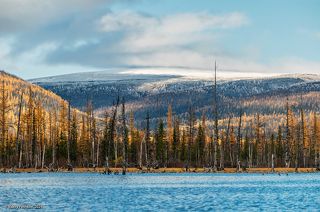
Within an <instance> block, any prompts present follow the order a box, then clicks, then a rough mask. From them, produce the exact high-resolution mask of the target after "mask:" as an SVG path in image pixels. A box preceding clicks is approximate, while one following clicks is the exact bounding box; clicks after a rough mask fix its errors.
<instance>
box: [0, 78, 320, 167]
mask: <svg viewBox="0 0 320 212" xmlns="http://www.w3.org/2000/svg"><path fill="white" fill-rule="evenodd" d="M0 77H1V81H0V83H1V84H0V167H2V168H35V169H38V168H47V169H48V170H50V171H56V170H58V168H61V167H62V168H68V169H69V170H72V169H73V168H74V167H94V168H95V167H104V168H105V169H106V170H109V169H110V168H112V167H121V168H122V169H123V173H125V172H126V169H127V168H128V167H137V168H140V169H147V170H150V169H158V168H162V167H166V168H167V167H179V168H185V169H186V170H187V171H188V170H189V169H190V168H208V170H210V171H213V172H215V171H221V170H224V168H227V167H232V168H236V169H237V170H238V171H241V170H244V169H246V168H253V167H264V168H267V167H268V168H275V167H287V168H289V167H291V168H295V169H298V168H305V167H313V168H317V169H319V167H320V120H319V119H320V118H319V114H318V111H310V110H304V108H303V106H302V105H303V104H302V102H303V100H304V95H302V94H301V95H300V96H297V97H295V99H294V100H293V99H290V98H285V99H284V101H285V102H286V103H285V107H284V111H285V113H276V112H275V113H273V114H272V115H270V114H259V113H257V114H255V115H253V116H252V115H246V113H245V112H244V108H241V107H237V111H238V112H237V113H230V115H229V116H228V117H227V118H225V117H224V118H220V114H219V111H220V109H219V101H218V98H217V96H218V95H223V94H221V93H219V94H217V90H218V89H217V83H216V80H215V86H214V89H213V90H212V95H213V96H214V98H213V99H214V101H213V103H212V110H210V113H213V114H209V112H208V111H206V110H203V111H202V112H201V115H196V114H198V113H196V111H197V108H196V107H194V106H193V105H192V104H190V106H189V108H188V109H187V111H185V114H186V116H185V117H186V118H184V119H181V118H180V117H178V116H175V115H174V114H175V112H174V111H173V110H172V108H173V104H174V101H173V102H172V103H170V104H168V106H167V116H166V118H158V119H157V120H156V125H155V126H153V125H151V124H150V120H151V119H152V118H153V117H151V116H150V113H149V112H148V111H147V110H146V111H145V118H144V121H143V123H142V124H141V125H139V126H142V127H139V128H138V127H137V126H136V122H135V114H134V112H133V111H131V110H128V109H127V108H126V99H125V96H118V97H117V98H116V99H115V100H114V104H113V106H112V109H111V110H106V111H105V112H104V117H103V118H100V117H97V116H96V114H95V112H94V108H93V105H94V104H93V102H92V101H91V100H90V99H88V100H87V106H86V109H85V110H84V111H79V110H77V109H75V108H72V107H71V106H70V104H69V103H68V101H66V100H63V99H62V98H60V97H59V96H57V95H55V94H54V93H52V92H50V91H47V90H45V89H43V88H41V87H39V86H37V85H33V84H31V83H28V82H26V81H24V80H22V79H20V78H18V77H15V76H12V75H9V74H7V73H5V72H0ZM297 99H298V101H300V103H301V104H298V106H297V103H296V102H297ZM265 104H268V102H266V103H265ZM299 105H300V107H299ZM211 111H212V112H211ZM208 117H213V119H212V118H208ZM270 120H277V121H273V122H272V121H270ZM280 120H281V121H280Z"/></svg>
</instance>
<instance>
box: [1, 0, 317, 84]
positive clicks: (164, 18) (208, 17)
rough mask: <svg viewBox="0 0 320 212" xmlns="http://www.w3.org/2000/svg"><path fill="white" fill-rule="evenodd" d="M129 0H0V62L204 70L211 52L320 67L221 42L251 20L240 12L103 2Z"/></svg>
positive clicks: (8, 65) (239, 64)
mask: <svg viewBox="0 0 320 212" xmlns="http://www.w3.org/2000/svg"><path fill="white" fill-rule="evenodd" d="M127 1H128V0H120V1H119V0H118V1H116V0H107V1H103V0H70V1H62V0H55V1H51V0H43V1H37V0H15V1H12V0H0V5H1V13H0V49H1V51H0V65H1V66H0V69H6V70H9V71H13V72H15V73H16V74H18V75H21V76H23V77H24V76H25V77H27V78H29V76H32V77H37V76H45V75H53V74H62V73H67V72H68V73H70V72H78V71H89V70H94V71H96V70H103V69H107V68H113V67H180V69H179V68H178V69H177V68H171V69H167V71H169V72H170V70H171V72H172V74H178V73H176V72H177V71H180V72H181V73H180V74H187V75H188V74H189V75H197V74H199V75H201V74H204V75H205V74H206V73H210V71H209V69H210V68H212V66H213V61H214V60H217V61H218V63H219V66H220V69H221V70H224V71H228V72H229V73H232V74H233V73H240V72H242V73H266V74H269V73H303V72H305V73H319V70H320V63H318V62H314V61H308V60H306V59H301V58H289V59H288V58H277V59H275V60H273V61H272V63H271V62H269V63H262V62H259V58H260V56H258V53H259V52H261V51H262V50H261V49H260V48H259V47H258V46H254V45H253V46H252V44H248V45H249V46H247V48H244V49H240V50H239V51H238V53H234V52H232V50H234V49H232V48H231V53H230V51H228V50H226V47H225V42H226V41H225V40H224V38H225V37H227V36H230V35H233V36H234V34H236V32H237V30H241V29H247V28H250V26H251V24H252V20H250V17H248V16H247V15H246V14H244V13H240V12H237V11H234V12H229V13H219V14H216V13H212V12H208V11H207V12H205V11H199V12H192V13H191V12H184V13H172V14H166V15H154V14H152V13H150V14H146V13H142V12H137V11H135V10H113V9H111V8H110V7H109V6H110V5H112V4H113V3H115V2H127ZM315 36H316V37H319V38H320V36H319V33H318V34H316V35H315ZM250 45H251V46H250ZM182 67H184V68H185V69H181V68H182ZM24 70H28V71H27V72H28V74H24V73H21V72H24ZM32 70H34V71H32ZM55 70H56V71H55ZM146 70H147V69H146ZM149 70H150V69H149ZM183 70H184V71H183ZM191 70H193V71H191ZM154 71H158V72H164V73H167V72H166V71H164V70H163V69H154ZM19 72H20V73H19Z"/></svg>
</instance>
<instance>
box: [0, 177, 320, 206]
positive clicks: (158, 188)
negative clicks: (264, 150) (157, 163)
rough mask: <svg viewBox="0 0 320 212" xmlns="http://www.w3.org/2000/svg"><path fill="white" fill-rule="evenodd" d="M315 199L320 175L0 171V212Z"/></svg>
mask: <svg viewBox="0 0 320 212" xmlns="http://www.w3.org/2000/svg"><path fill="white" fill-rule="evenodd" d="M319 203H320V174H319V173H310V174H296V173H289V175H288V176H287V175H285V174H283V175H281V176H279V175H277V174H265V175H262V174H198V173H190V174H189V173H186V174H128V175H126V176H122V175H110V176H108V175H101V174H96V173H17V174H0V206H1V208H0V211H2V210H6V209H7V210H8V207H13V208H14V207H16V206H23V207H30V208H32V207H41V208H42V209H43V210H46V211H155V210H160V211H212V210H239V211H258V210H266V211H274V210H305V209H308V210H319V209H320V205H319ZM33 209H34V210H36V209H35V208H33Z"/></svg>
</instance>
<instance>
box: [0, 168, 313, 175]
mask: <svg viewBox="0 0 320 212" xmlns="http://www.w3.org/2000/svg"><path fill="white" fill-rule="evenodd" d="M110 171H111V174H121V173H122V168H110ZM316 172H318V170H317V169H316V168H298V172H296V171H295V168H275V169H274V172H272V169H271V168H247V169H246V170H242V171H240V172H237V170H236V168H225V169H224V170H223V171H216V172H213V171H210V170H209V169H207V168H206V169H204V168H190V169H189V171H186V170H185V168H159V169H150V170H147V169H146V168H143V169H138V168H127V173H230V174H232V173H261V174H268V173H278V174H281V173H282V174H286V173H316ZM0 173H49V170H48V169H34V168H20V169H19V168H18V169H16V170H15V171H13V170H12V169H3V168H2V169H0ZM51 173H101V174H105V168H74V169H73V171H68V169H58V170H57V171H54V172H51Z"/></svg>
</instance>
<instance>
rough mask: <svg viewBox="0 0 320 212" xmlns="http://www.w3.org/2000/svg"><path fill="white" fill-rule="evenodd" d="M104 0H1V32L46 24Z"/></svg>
mask: <svg viewBox="0 0 320 212" xmlns="http://www.w3.org/2000/svg"><path fill="white" fill-rule="evenodd" d="M102 2H104V1H103V0H68V1H65V0H41V1H39V0H0V8H1V12H0V27H1V28H0V32H14V31H21V30H26V29H29V28H31V29H33V28H36V27H38V26H46V25H47V24H48V23H50V22H51V21H55V20H63V18H65V16H66V15H70V14H74V13H77V12H84V11H88V10H90V9H92V8H93V7H94V6H96V5H97V4H98V3H102Z"/></svg>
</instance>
